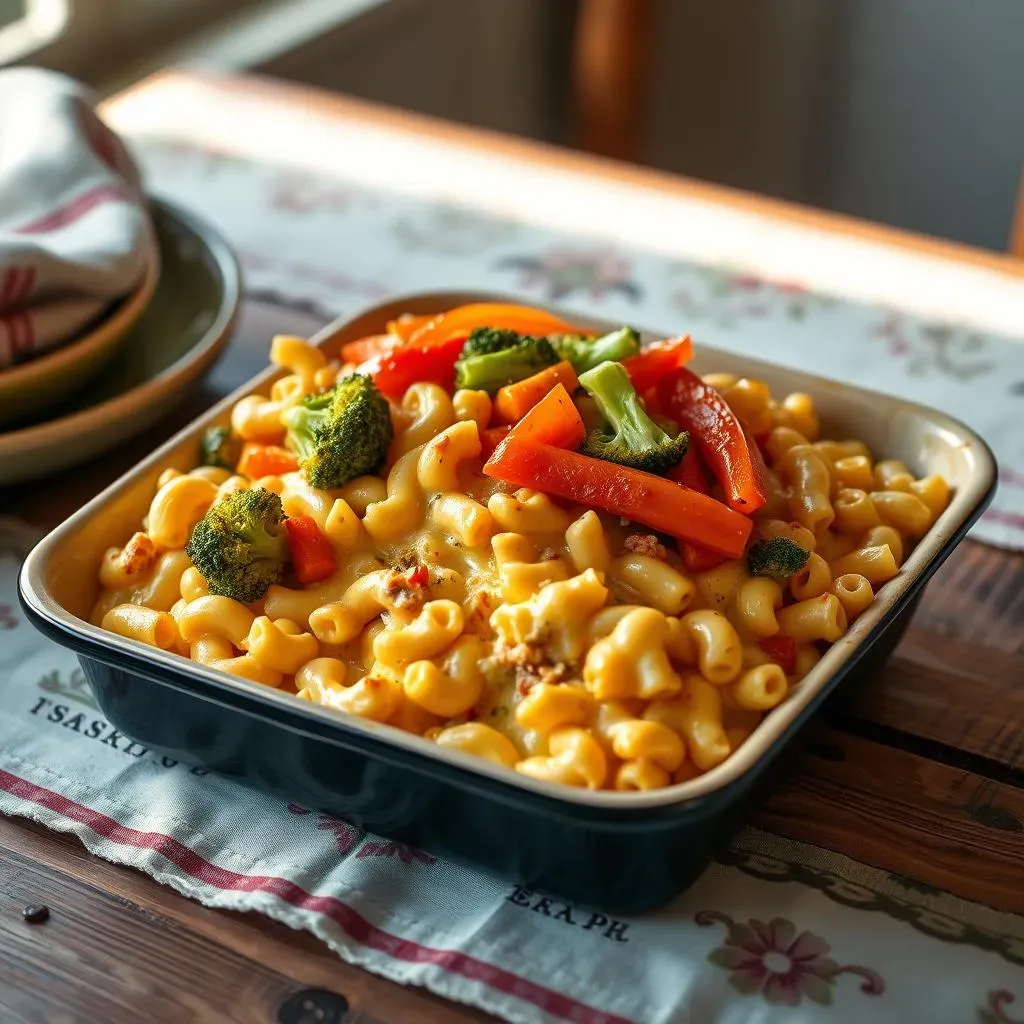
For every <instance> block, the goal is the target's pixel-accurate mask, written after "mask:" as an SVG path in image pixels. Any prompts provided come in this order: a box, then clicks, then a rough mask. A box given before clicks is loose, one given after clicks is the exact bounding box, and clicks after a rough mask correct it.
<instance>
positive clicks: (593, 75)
mask: <svg viewBox="0 0 1024 1024" xmlns="http://www.w3.org/2000/svg"><path fill="white" fill-rule="evenodd" d="M651 25H652V2H651V0H579V15H578V19H577V23H576V33H575V40H574V45H573V51H574V52H573V92H574V96H573V99H574V118H575V142H576V144H577V145H578V146H579V147H580V148H582V149H585V150H588V151H590V152H592V153H598V154H600V155H601V156H609V157H614V158H616V159H619V160H636V159H637V158H638V156H639V149H640V142H641V139H642V127H643V115H644V109H645V105H646V101H647V95H648V84H649V77H650V76H649V69H650V60H651Z"/></svg>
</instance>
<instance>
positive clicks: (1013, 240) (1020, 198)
mask: <svg viewBox="0 0 1024 1024" xmlns="http://www.w3.org/2000/svg"><path fill="white" fill-rule="evenodd" d="M1010 253H1011V254H1012V255H1014V256H1020V257H1021V259H1024V175H1021V179H1020V191H1019V192H1018V193H1017V209H1016V210H1015V211H1014V215H1013V226H1012V227H1011V228H1010Z"/></svg>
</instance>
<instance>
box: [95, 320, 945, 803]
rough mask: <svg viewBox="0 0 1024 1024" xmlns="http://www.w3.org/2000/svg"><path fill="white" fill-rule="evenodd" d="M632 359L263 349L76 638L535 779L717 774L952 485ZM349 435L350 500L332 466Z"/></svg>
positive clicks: (454, 334) (346, 484) (608, 340)
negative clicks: (262, 362)
mask: <svg viewBox="0 0 1024 1024" xmlns="http://www.w3.org/2000/svg"><path fill="white" fill-rule="evenodd" d="M467 311H469V312H467ZM473 311H475V312H473ZM481 330H482V331H483V334H481ZM625 331H628V329H624V332H625ZM488 332H489V333H488ZM513 332H515V333H513ZM467 336H469V337H470V339H471V340H470V341H469V342H466V337H467ZM624 337H625V339H626V340H625V341H624V340H623V338H624ZM473 339H477V340H476V341H474V340H473ZM480 339H483V340H480ZM538 339H540V340H538ZM545 339H548V340H545ZM549 341H550V344H549ZM474 345H475V348H473V354H472V355H467V352H468V351H469V350H470V348H471V346H474ZM637 348H638V346H637V345H636V343H635V336H633V337H632V338H631V337H630V336H628V335H625V334H624V333H623V332H617V334H616V335H609V336H606V337H604V338H592V337H589V336H587V334H586V333H585V332H578V331H576V330H575V329H573V328H572V327H571V325H568V324H564V323H562V322H561V321H559V320H557V318H555V317H552V316H551V315H550V314H547V313H542V312H540V311H535V310H530V309H528V308H526V307H512V306H484V307H462V308H461V309H459V310H455V311H451V312H449V313H447V314H440V315H438V316H437V317H432V318H429V317H407V318H402V319H400V320H398V321H395V322H393V323H392V324H390V325H389V326H388V331H387V333H386V334H383V335H380V336H374V337H373V338H367V339H362V340H361V341H360V342H356V343H349V344H348V345H346V346H344V347H343V350H342V353H341V358H342V359H344V360H346V361H345V362H338V363H330V362H328V360H327V358H325V356H324V354H323V353H321V352H320V351H319V350H318V349H315V348H313V347H311V346H310V345H308V344H307V343H306V342H304V341H302V340H301V339H297V338H290V337H289V338H276V339H275V340H274V343H273V346H272V348H271V358H272V361H273V362H275V363H276V364H277V365H279V366H281V367H282V368H283V369H284V370H285V371H287V375H286V376H284V377H283V378H282V379H280V380H279V381H278V382H277V383H276V384H275V385H274V387H273V388H272V390H271V393H270V394H269V395H257V396H251V397H248V398H244V399H242V400H241V401H240V402H239V403H238V404H237V405H236V406H235V408H234V411H233V412H232V414H231V417H230V426H228V425H227V424H225V425H224V426H222V427H220V428H219V430H220V435H219V436H217V437H213V438H208V439H207V442H206V443H204V448H203V451H204V456H206V457H207V462H208V464H207V465H204V466H200V467H198V468H196V469H194V470H192V471H191V472H188V473H178V472H175V471H168V472H166V473H165V474H164V475H163V476H162V477H161V479H160V483H159V487H158V489H157V490H156V493H155V494H154V495H153V499H152V503H151V505H150V508H149V512H148V515H147V516H146V517H145V519H144V521H143V523H142V524H141V529H140V524H127V523H126V524H125V531H124V537H125V543H124V546H123V547H121V548H112V549H111V550H109V551H108V552H106V554H105V556H104V558H103V560H102V564H101V565H100V567H99V582H100V586H101V596H100V598H99V600H98V602H97V604H96V607H95V610H94V612H93V619H94V621H95V622H96V623H97V624H100V625H102V627H103V628H104V629H107V630H110V631H112V632H114V633H117V634H119V635H121V636H123V637H128V638H130V639H132V640H135V641H138V642H139V643H143V644H148V645H152V646H155V647H157V648H160V649H162V650H164V651H169V652H172V653H174V654H177V655H179V656H180V657H182V658H188V659H192V660H193V661H196V662H199V663H201V664H203V665H207V666H211V667H213V668H216V669H219V670H221V671H224V672H227V673H230V674H233V675H235V676H237V677H240V678H244V679H247V680H250V681H253V682H255V683H258V684H262V685H265V686H271V687H276V688H279V689H281V690H283V691H287V692H289V693H292V694H294V695H295V697H296V698H297V699H301V700H306V701H311V702H313V703H316V704H319V705H322V706H324V707H327V708H331V709H334V710H336V711H338V712H339V713H341V714H346V715H357V716H361V717H364V718H367V719H370V720H372V721H375V722H381V723H386V724H389V725H392V726H394V727H395V728H398V729H402V730H406V731H408V732H413V733H416V734H418V735H421V736H423V737H425V738H426V740H428V741H430V742H433V743H437V744H439V745H440V746H442V747H445V748H449V749H452V750H456V751H462V752H464V753H467V754H470V755H473V756H475V757H481V758H484V759H486V760H488V761H491V762H494V763H496V764H499V765H502V766H504V767H506V768H508V769H511V770H514V771H516V772H519V773H521V774H523V775H526V776H529V777H530V778H533V779H540V780H545V781H550V782H556V783H559V784H561V785H567V786H581V787H588V788H590V789H617V790H638V789H652V788H658V787H664V786H668V785H671V784H673V783H674V782H681V781H685V780H688V779H692V778H694V777H695V776H697V775H700V774H702V773H704V772H707V771H709V770H711V769H713V768H714V767H715V766H716V765H719V764H721V763H722V762H723V761H724V760H726V759H727V758H728V757H729V756H730V755H731V754H732V753H733V752H734V751H735V750H736V749H737V748H738V747H739V746H741V745H742V744H743V743H744V742H745V741H746V739H747V737H749V735H750V734H751V732H752V731H753V729H754V728H756V725H757V723H758V721H759V720H760V719H761V718H762V717H763V716H764V715H766V714H768V713H770V711H771V710H772V709H773V708H774V707H776V706H778V705H779V704H780V703H781V702H783V701H785V700H786V699H787V697H788V695H789V694H791V693H792V692H793V691H794V689H796V688H798V687H799V686H800V685H801V679H802V678H803V676H804V675H805V674H806V673H807V672H808V671H810V669H811V668H812V667H813V666H814V664H815V663H816V662H817V660H818V659H819V658H820V656H821V652H822V651H823V650H824V648H825V647H827V646H828V645H829V644H832V643H834V642H835V641H836V640H838V639H839V638H840V637H841V636H842V635H843V634H844V633H845V632H846V630H847V629H848V627H849V624H850V623H851V622H852V621H853V620H854V619H855V618H856V617H857V616H858V615H860V614H862V613H863V612H864V610H865V609H866V608H867V607H868V606H869V605H870V604H871V602H872V601H873V600H874V597H875V595H876V594H877V593H878V590H879V589H880V588H882V587H884V586H885V584H886V583H887V582H888V581H889V580H891V579H892V578H893V577H895V576H897V575H898V574H899V572H900V566H901V564H902V562H903V560H904V559H905V558H906V556H907V553H908V552H909V550H910V549H911V547H912V546H913V544H914V543H915V542H916V541H917V540H918V539H919V538H920V537H921V536H922V535H923V534H924V533H925V532H926V531H927V530H928V529H929V528H930V527H931V525H932V524H933V523H934V522H935V520H936V518H937V517H938V516H939V515H940V514H941V512H942V511H943V509H944V508H945V507H946V504H947V502H948V499H949V489H948V487H947V485H946V483H945V481H944V480H942V479H941V478H940V477H937V476H931V477H927V478H925V479H917V478H915V476H914V475H913V473H911V472H910V470H909V469H908V468H907V467H906V466H905V465H903V464H902V463H900V462H897V461H895V460H892V459H887V458H881V459H879V460H877V461H876V457H875V455H874V454H873V453H871V452H870V451H869V450H868V449H867V447H866V446H865V445H864V444H862V443H861V442H860V441H858V440H856V439H843V438H840V439H837V440H829V439H823V438H822V437H820V436H819V432H820V426H819V421H818V416H817V414H816V412H815V409H814V404H813V402H812V400H811V399H810V397H808V396H807V395H803V394H792V395H774V396H773V395H772V394H771V393H770V392H769V389H768V388H767V387H766V386H765V385H764V384H763V383H761V382H759V381H756V380H748V379H746V378H737V377H735V376H731V375H709V376H706V377H704V378H700V377H697V376H696V375H695V374H693V373H691V372H690V371H689V370H688V369H687V368H686V367H685V362H686V360H687V358H688V356H689V353H690V348H689V341H688V339H676V340H674V341H668V342H663V343H661V345H658V346H654V347H653V348H651V349H646V350H643V351H642V352H640V351H637ZM353 371H357V372H356V373H353ZM341 381H345V382H346V383H345V385H344V387H345V388H347V389H348V390H347V391H346V392H345V394H346V395H347V396H348V397H347V398H345V400H344V402H345V403H347V404H344V403H343V404H344V408H341V406H340V405H339V402H341V399H340V398H339V397H338V396H339V395H341V393H342V392H341V390H337V391H336V390H334V389H335V388H336V385H338V384H339V382H341ZM360 382H363V383H360ZM581 385H582V387H581ZM357 403H361V404H359V405H358V408H356V404H357ZM357 414H358V415H357ZM342 416H344V417H350V418H352V422H356V420H358V430H359V434H358V444H357V447H358V458H357V459H356V461H355V463H354V464H357V465H359V466H360V467H363V468H362V469H361V470H360V471H359V472H358V473H355V474H354V475H352V474H350V473H348V472H347V471H346V469H345V466H346V465H350V464H351V463H349V462H347V461H346V458H347V457H348V454H347V453H346V454H345V455H344V457H342V456H340V455H339V454H338V451H337V450H332V452H331V453H330V455H328V454H326V453H325V451H324V446H325V445H326V444H327V441H328V440H330V442H331V443H332V444H335V443H341V442H338V441H337V438H338V437H341V436H342V435H343V434H344V430H346V429H349V428H348V427H346V423H347V422H348V421H347V420H346V421H344V422H343V421H342V419H341V418H340V417H342ZM339 424H340V425H339ZM353 429H354V428H353ZM332 431H333V432H334V433H332ZM638 438H639V440H638ZM346 443H347V442H346ZM375 453H376V454H375ZM684 453H685V454H684ZM367 466H373V467H375V468H374V469H373V471H371V472H366V471H365V467H367ZM247 517H250V518H247ZM251 517H256V518H259V520H260V523H262V526H261V527H260V530H262V531H263V532H259V531H257V529H256V527H254V526H253V519H252V518H251ZM260 517H262V518H260ZM232 559H237V560H241V561H240V562H238V564H234V563H232V561H231V560H232ZM209 566H212V567H213V568H208V567H209Z"/></svg>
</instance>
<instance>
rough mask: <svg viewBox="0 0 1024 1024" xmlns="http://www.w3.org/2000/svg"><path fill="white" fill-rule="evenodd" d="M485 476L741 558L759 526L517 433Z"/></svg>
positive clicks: (714, 504)
mask: <svg viewBox="0 0 1024 1024" xmlns="http://www.w3.org/2000/svg"><path fill="white" fill-rule="evenodd" d="M484 473H485V474H487V475H488V476H490V477H494V478H495V479H498V480H504V481H505V482H506V483H510V484H515V485H516V486H517V487H530V488H532V489H533V490H538V491H543V492H544V493H546V494H553V495H556V496H557V497H560V498H566V499H568V500H569V501H573V502H576V503H577V504H580V505H586V506H587V507H589V508H598V509H603V510H604V511H605V512H610V513H612V514H613V515H619V516H625V517H626V518H628V519H631V520H633V521H635V522H638V523H643V524H644V525H645V526H649V527H651V529H654V530H661V531H662V532H664V533H668V534H671V535H672V536H674V537H678V538H680V539H681V540H691V541H694V542H696V543H698V544H703V545H704V546H705V547H707V548H711V549H712V550H713V551H717V552H719V553H720V554H723V555H726V556H727V557H729V558H739V556H740V555H742V554H743V551H744V549H745V547H746V544H747V539H748V538H749V537H750V531H751V529H752V528H753V523H752V522H751V520H750V519H749V518H748V517H747V516H743V515H740V514H739V513H738V512H733V511H732V509H729V508H726V506H725V505H723V504H722V503H721V502H718V501H715V499H714V498H709V497H708V496H707V495H706V494H699V493H698V492H697V491H691V490H690V489H689V488H687V487H680V486H679V484H677V483H673V482H672V481H671V480H666V479H665V478H664V477H660V476H654V475H653V474H652V473H644V472H642V471H641V470H639V469H631V468H629V467H626V466H619V465H616V464H615V463H613V462H604V461H602V460H601V459H592V458H590V457H589V456H587V455H580V454H579V453H578V452H573V451H566V450H564V449H562V448H555V447H553V446H552V445H548V444H537V443H535V442H532V441H523V440H520V439H519V438H518V437H516V432H515V430H513V431H512V433H511V434H510V435H509V436H508V437H507V438H506V439H505V441H504V442H503V443H502V444H501V446H500V447H499V448H498V450H497V451H496V452H495V453H494V454H493V455H492V456H491V457H490V459H488V460H487V462H486V463H485V465H484Z"/></svg>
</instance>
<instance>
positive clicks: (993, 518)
mask: <svg viewBox="0 0 1024 1024" xmlns="http://www.w3.org/2000/svg"><path fill="white" fill-rule="evenodd" d="M981 520H982V522H989V523H997V524H998V525H999V526H1009V527H1010V529H1012V530H1024V514H1021V513H1020V512H1004V511H1003V510H1002V509H1001V508H990V509H989V510H988V511H987V512H986V513H985V514H984V515H983V516H982V517H981Z"/></svg>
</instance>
